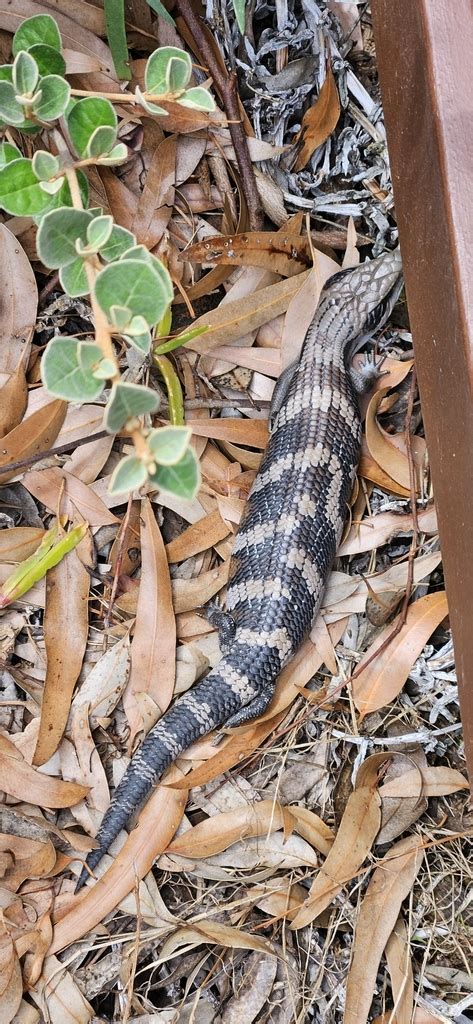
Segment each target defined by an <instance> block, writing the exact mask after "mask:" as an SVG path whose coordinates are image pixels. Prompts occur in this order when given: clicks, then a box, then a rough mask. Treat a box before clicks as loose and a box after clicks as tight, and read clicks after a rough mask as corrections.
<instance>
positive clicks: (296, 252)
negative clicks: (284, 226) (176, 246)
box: [179, 231, 312, 277]
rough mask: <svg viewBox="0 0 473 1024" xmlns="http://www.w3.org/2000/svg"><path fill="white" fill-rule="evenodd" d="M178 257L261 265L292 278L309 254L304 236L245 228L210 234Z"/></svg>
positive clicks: (306, 264)
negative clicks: (209, 236) (246, 229)
mask: <svg viewBox="0 0 473 1024" xmlns="http://www.w3.org/2000/svg"><path fill="white" fill-rule="evenodd" d="M179 259H181V260H186V261H189V263H216V264H222V263H223V264H231V265H232V266H237V267H238V266H239V267H241V266H250V267H263V268H264V269H265V270H271V271H273V272H274V273H276V274H281V276H282V277H293V276H294V275H295V274H300V272H301V270H307V269H308V268H309V267H310V266H311V264H312V253H311V246H310V244H309V240H308V238H307V237H305V238H302V237H301V236H300V235H297V234H291V233H290V232H287V234H286V233H285V232H283V231H274V232H272V231H247V232H245V233H244V234H240V235H238V234H236V235H213V236H212V237H211V238H206V239H204V241H202V242H197V243H196V245H191V246H189V247H188V248H187V249H185V250H184V252H182V253H181V254H180V256H179Z"/></svg>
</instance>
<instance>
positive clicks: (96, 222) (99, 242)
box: [87, 214, 113, 252]
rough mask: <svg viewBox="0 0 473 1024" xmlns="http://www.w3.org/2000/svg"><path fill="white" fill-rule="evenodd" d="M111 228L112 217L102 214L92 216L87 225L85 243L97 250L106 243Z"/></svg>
mask: <svg viewBox="0 0 473 1024" xmlns="http://www.w3.org/2000/svg"><path fill="white" fill-rule="evenodd" d="M112 229H113V217H111V216H110V215H109V214H103V215H102V216H101V217H94V219H93V220H91V221H90V224H88V225H87V244H88V245H89V246H91V248H92V249H93V250H94V251H95V252H98V251H99V249H101V248H102V246H104V245H106V244H107V242H108V240H109V238H110V235H111V234H112Z"/></svg>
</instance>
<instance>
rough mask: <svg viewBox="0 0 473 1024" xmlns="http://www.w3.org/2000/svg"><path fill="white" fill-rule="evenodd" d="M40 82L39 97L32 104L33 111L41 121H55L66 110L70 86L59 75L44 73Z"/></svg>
mask: <svg viewBox="0 0 473 1024" xmlns="http://www.w3.org/2000/svg"><path fill="white" fill-rule="evenodd" d="M40 84H41V99H40V100H39V102H37V103H35V104H34V112H35V114H36V116H37V117H39V118H40V120H41V121H56V120H57V118H58V117H62V115H63V114H64V112H65V110H66V107H67V104H68V103H69V99H70V96H71V87H70V85H69V83H68V82H66V80H65V79H64V78H62V77H61V76H60V75H45V77H44V78H42V79H41V83H40Z"/></svg>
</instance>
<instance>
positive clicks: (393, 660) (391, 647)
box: [352, 591, 448, 719]
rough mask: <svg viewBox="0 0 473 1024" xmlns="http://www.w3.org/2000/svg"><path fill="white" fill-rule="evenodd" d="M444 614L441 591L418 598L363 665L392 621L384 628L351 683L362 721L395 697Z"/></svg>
mask: <svg viewBox="0 0 473 1024" xmlns="http://www.w3.org/2000/svg"><path fill="white" fill-rule="evenodd" d="M446 615H448V605H447V596H446V594H445V592H444V591H439V592H437V593H434V594H426V595H425V597H421V598H420V599H419V600H418V601H415V602H414V604H411V605H409V608H408V609H407V616H406V621H405V622H404V624H403V625H402V626H401V629H400V631H399V633H398V634H397V635H396V636H395V637H394V638H393V640H392V641H391V643H389V644H388V645H387V647H385V648H384V650H382V651H381V652H380V654H379V655H378V656H377V657H375V658H373V660H372V661H370V663H369V664H366V663H367V662H368V659H369V658H371V656H372V655H373V653H375V652H376V651H378V650H379V649H380V648H381V647H382V645H383V643H384V642H385V641H386V640H387V639H388V637H389V636H390V635H391V633H392V632H393V628H394V626H395V622H394V623H390V624H389V625H387V626H385V628H384V629H383V630H382V631H381V633H380V634H379V635H378V636H377V638H376V640H375V641H374V643H373V644H372V645H371V647H370V648H369V649H368V651H367V652H366V654H365V656H364V657H363V658H362V660H361V661H360V663H359V666H358V668H359V670H360V674H359V675H357V677H356V679H354V680H353V684H352V692H353V699H354V701H355V704H356V706H357V708H358V710H359V712H360V715H361V718H362V719H363V718H364V717H365V715H367V714H369V713H370V712H371V711H377V710H378V709H379V708H383V707H385V706H386V705H387V704H390V702H391V701H392V700H394V698H395V697H397V695H398V693H400V691H401V690H402V687H403V686H404V683H405V682H406V679H407V677H408V675H409V672H410V670H411V668H412V666H413V664H414V662H415V661H416V659H417V658H418V657H419V654H420V653H421V651H422V650H423V648H424V647H425V644H426V643H427V640H428V639H429V637H430V636H431V635H432V633H433V631H434V629H436V628H437V626H438V625H439V624H440V623H441V621H442V619H444V618H445V616H446ZM365 664H366V668H365V667H364V666H365Z"/></svg>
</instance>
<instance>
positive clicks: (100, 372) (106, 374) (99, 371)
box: [94, 359, 116, 380]
mask: <svg viewBox="0 0 473 1024" xmlns="http://www.w3.org/2000/svg"><path fill="white" fill-rule="evenodd" d="M115 372H116V366H115V363H114V362H113V361H112V360H111V359H102V361H101V362H100V363H99V364H98V366H96V367H95V369H94V377H97V380H109V378H110V377H113V376H114V374H115Z"/></svg>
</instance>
